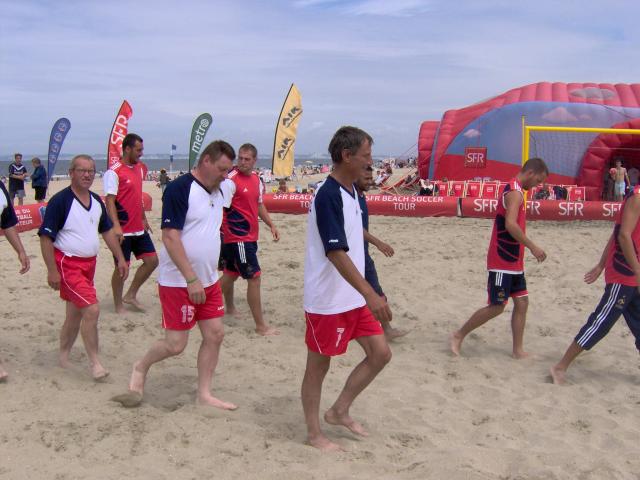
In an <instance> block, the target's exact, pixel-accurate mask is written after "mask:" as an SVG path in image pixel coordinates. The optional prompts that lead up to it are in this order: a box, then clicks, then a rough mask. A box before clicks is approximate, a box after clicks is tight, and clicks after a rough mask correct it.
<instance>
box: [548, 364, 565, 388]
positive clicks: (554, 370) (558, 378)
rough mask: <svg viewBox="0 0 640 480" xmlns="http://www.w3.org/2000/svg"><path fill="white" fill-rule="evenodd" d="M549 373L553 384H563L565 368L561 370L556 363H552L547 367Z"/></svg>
mask: <svg viewBox="0 0 640 480" xmlns="http://www.w3.org/2000/svg"><path fill="white" fill-rule="evenodd" d="M549 373H550V374H551V380H552V381H553V383H554V384H555V385H564V384H565V376H564V375H565V373H566V370H562V369H561V368H559V367H558V366H557V365H554V366H553V367H551V368H550V369H549Z"/></svg>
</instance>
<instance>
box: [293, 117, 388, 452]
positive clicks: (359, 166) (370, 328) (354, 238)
mask: <svg viewBox="0 0 640 480" xmlns="http://www.w3.org/2000/svg"><path fill="white" fill-rule="evenodd" d="M372 143H373V140H372V139H371V137H370V136H369V135H368V134H367V133H366V132H364V131H362V130H360V129H358V128H355V127H342V128H340V129H339V130H338V131H337V132H336V133H335V135H334V136H333V139H332V140H331V143H330V144H329V153H331V159H332V161H333V167H334V168H333V172H332V173H331V174H330V175H329V176H328V177H327V179H326V180H325V181H324V182H323V183H322V184H321V186H320V187H319V188H318V190H317V191H316V194H315V196H314V198H313V201H312V203H311V207H310V209H309V216H308V223H307V244H306V254H305V262H304V310H305V317H306V321H307V332H306V336H305V341H306V344H307V366H306V370H305V374H304V380H303V381H302V407H303V410H304V415H305V420H306V424H307V432H308V436H307V441H308V443H309V444H310V445H311V446H313V447H316V448H318V449H320V450H324V451H335V450H341V447H340V446H339V445H338V444H336V443H334V442H332V441H331V440H329V439H328V438H327V437H326V436H325V434H324V433H323V432H322V429H321V428H320V396H321V393H322V383H323V381H324V377H325V376H326V374H327V372H328V371H329V366H330V364H331V357H332V356H335V355H341V354H343V353H345V352H346V350H347V345H348V343H349V341H350V340H356V341H357V342H358V343H359V344H360V346H361V347H362V348H363V350H364V352H365V355H366V357H365V358H364V360H363V361H362V362H360V364H358V366H356V368H355V369H354V370H353V372H351V374H350V375H349V377H348V379H347V382H346V384H345V386H344V388H343V390H342V392H341V393H340V395H339V396H338V398H337V400H336V401H335V402H334V404H333V406H332V407H331V408H330V409H329V410H327V412H326V413H325V415H324V419H325V421H326V422H327V423H330V424H332V425H342V426H344V427H346V428H348V429H349V430H350V431H351V432H352V433H354V434H356V435H361V436H366V435H367V432H366V431H365V429H364V427H363V426H362V425H361V424H360V423H358V422H356V421H355V420H353V419H352V418H351V417H350V415H349V409H350V407H351V404H352V403H353V401H354V400H355V399H356V397H357V396H358V395H359V394H360V393H361V392H362V391H363V390H364V389H365V388H366V387H367V385H369V383H371V381H372V380H373V379H374V378H375V377H376V375H377V374H378V373H380V371H381V370H382V369H383V368H384V366H385V365H386V364H387V363H388V362H389V361H390V360H391V350H390V349H389V345H388V344H387V341H386V339H385V336H384V332H383V330H382V326H381V325H380V321H390V320H391V310H390V309H389V306H388V305H387V302H386V300H385V299H384V298H383V297H381V296H379V295H378V294H377V293H376V292H375V290H374V289H373V287H371V285H370V284H369V283H368V282H367V281H366V280H365V278H364V265H365V254H364V229H363V224H362V210H361V207H360V203H359V201H358V197H357V191H356V188H355V185H354V183H355V182H356V181H357V180H358V179H359V178H360V177H361V176H362V175H363V173H364V170H365V168H366V167H368V166H371V164H372V159H371V144H372Z"/></svg>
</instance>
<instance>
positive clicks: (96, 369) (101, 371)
mask: <svg viewBox="0 0 640 480" xmlns="http://www.w3.org/2000/svg"><path fill="white" fill-rule="evenodd" d="M91 375H92V376H93V379H94V380H95V381H96V382H102V381H104V380H105V379H106V378H107V377H108V376H109V371H108V370H107V369H105V368H104V367H103V366H102V365H100V363H96V364H94V365H91Z"/></svg>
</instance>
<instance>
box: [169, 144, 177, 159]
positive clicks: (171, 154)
mask: <svg viewBox="0 0 640 480" xmlns="http://www.w3.org/2000/svg"><path fill="white" fill-rule="evenodd" d="M177 149H178V147H176V146H175V145H174V144H173V143H172V144H171V152H170V153H169V162H170V163H173V154H174V153H176V150H177Z"/></svg>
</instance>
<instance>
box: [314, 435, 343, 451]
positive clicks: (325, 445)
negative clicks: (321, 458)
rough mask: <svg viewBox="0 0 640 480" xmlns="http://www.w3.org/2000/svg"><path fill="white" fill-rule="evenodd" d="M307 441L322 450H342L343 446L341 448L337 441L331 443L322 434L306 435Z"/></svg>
mask: <svg viewBox="0 0 640 480" xmlns="http://www.w3.org/2000/svg"><path fill="white" fill-rule="evenodd" d="M307 443H308V444H309V445H311V446H312V447H314V448H317V449H318V450H320V451H322V452H344V448H342V447H341V446H340V445H338V444H337V443H333V442H332V441H331V440H329V439H328V438H327V437H325V436H324V435H318V436H317V437H308V438H307Z"/></svg>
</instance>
